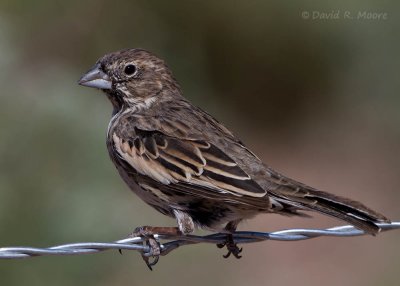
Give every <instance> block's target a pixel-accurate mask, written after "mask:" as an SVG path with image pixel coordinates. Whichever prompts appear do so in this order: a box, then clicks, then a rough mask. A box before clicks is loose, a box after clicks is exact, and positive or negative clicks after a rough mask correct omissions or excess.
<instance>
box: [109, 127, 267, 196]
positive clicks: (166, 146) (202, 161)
mask: <svg viewBox="0 0 400 286" xmlns="http://www.w3.org/2000/svg"><path fill="white" fill-rule="evenodd" d="M136 131H137V132H136V134H135V136H134V138H121V137H122V136H121V137H120V136H118V135H117V134H116V133H114V134H113V141H114V147H115V150H116V151H117V153H118V155H119V157H121V158H122V159H123V160H125V161H126V162H127V163H129V165H130V166H131V167H132V168H134V169H135V170H136V171H137V172H138V173H140V174H142V175H146V176H148V177H150V178H151V179H153V180H156V181H158V182H160V183H162V184H165V185H170V184H189V185H191V186H192V188H194V189H198V190H200V189H201V190H202V192H204V191H206V192H210V190H212V191H214V192H215V193H216V194H220V195H221V194H231V195H233V196H235V197H241V196H249V197H263V196H265V195H266V191H265V190H264V189H262V188H261V187H260V186H259V185H258V184H257V183H256V182H255V181H254V180H252V179H251V177H250V176H249V175H248V174H246V172H245V171H243V170H242V169H241V168H240V167H239V166H238V164H237V163H236V162H235V161H234V160H232V158H230V157H229V156H228V155H226V154H225V153H224V152H223V151H222V150H220V149H219V148H217V147H216V146H214V145H212V144H211V143H210V142H206V141H201V140H189V139H188V140H184V139H178V138H174V137H171V136H166V135H164V134H162V133H160V132H149V131H145V132H143V133H140V130H136Z"/></svg>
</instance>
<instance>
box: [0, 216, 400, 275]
mask: <svg viewBox="0 0 400 286" xmlns="http://www.w3.org/2000/svg"><path fill="white" fill-rule="evenodd" d="M377 225H378V226H379V227H380V228H381V230H382V231H388V230H392V229H399V228H400V222H392V223H379V224H377ZM365 234H367V233H365V232H364V231H362V230H359V229H357V228H355V227H354V226H351V225H345V226H337V227H332V228H328V229H287V230H280V231H274V232H255V231H237V232H235V233H234V234H233V240H234V242H235V243H238V244H243V243H254V242H260V241H265V240H278V241H298V240H306V239H311V238H316V237H321V236H331V237H332V236H333V237H349V236H361V235H365ZM154 238H155V239H156V240H157V242H158V243H159V244H160V252H161V253H160V255H166V254H168V253H170V252H171V251H172V250H175V249H177V248H178V247H180V246H184V245H189V244H197V243H211V244H224V243H226V239H227V234H226V233H215V234H210V235H204V236H198V235H178V236H172V235H158V234H156V235H154ZM146 242H148V239H146V238H143V237H130V238H125V239H121V240H117V241H114V242H111V243H108V242H106V243H101V242H81V243H70V244H63V245H57V246H52V247H48V248H36V247H2V248H0V259H18V258H28V257H37V256H50V255H82V254H93V253H97V252H102V251H105V250H112V249H117V250H119V251H121V250H136V251H139V252H140V253H141V254H142V256H143V257H144V258H145V257H150V256H153V253H152V249H151V247H150V246H149V245H148V243H146ZM145 260H146V259H145ZM157 260H158V257H157V259H156V261H155V263H156V262H157ZM146 263H147V265H148V266H149V267H150V269H151V266H152V265H154V264H155V263H154V264H149V263H148V262H147V261H146Z"/></svg>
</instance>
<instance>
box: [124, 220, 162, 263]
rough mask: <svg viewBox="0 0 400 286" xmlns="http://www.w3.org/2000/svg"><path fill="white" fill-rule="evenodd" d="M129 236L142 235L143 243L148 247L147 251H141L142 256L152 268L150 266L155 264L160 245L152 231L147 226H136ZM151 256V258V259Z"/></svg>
mask: <svg viewBox="0 0 400 286" xmlns="http://www.w3.org/2000/svg"><path fill="white" fill-rule="evenodd" d="M129 237H142V238H143V239H144V241H143V244H144V245H146V246H148V247H149V251H148V252H142V253H141V255H142V258H143V260H144V262H145V263H146V265H147V267H148V268H149V269H150V270H153V268H152V266H154V265H156V264H157V262H158V260H159V258H160V254H161V245H160V243H159V242H158V241H157V239H156V238H155V237H154V233H153V232H152V231H151V230H149V229H148V228H147V227H145V226H142V227H137V228H136V229H135V230H134V231H133V232H132V233H131V234H130V235H129ZM151 258H153V259H151Z"/></svg>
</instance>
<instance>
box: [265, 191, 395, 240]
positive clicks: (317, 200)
mask: <svg viewBox="0 0 400 286" xmlns="http://www.w3.org/2000/svg"><path fill="white" fill-rule="evenodd" d="M269 195H270V197H271V198H272V199H274V200H276V201H278V202H279V203H281V204H282V205H283V206H285V205H286V206H289V207H290V208H291V209H292V210H291V213H293V208H295V209H297V210H311V211H317V212H319V213H322V214H326V215H329V216H332V217H335V218H338V219H341V220H344V221H346V222H348V223H350V224H351V225H354V226H355V227H357V228H359V229H361V230H364V231H365V232H367V233H369V234H372V235H376V234H377V233H379V231H380V227H379V225H378V224H379V223H388V222H390V221H389V219H387V218H386V217H385V216H383V215H381V214H379V213H377V212H375V211H374V210H372V209H370V208H368V207H366V206H365V205H363V204H362V203H360V202H357V201H353V200H350V199H347V198H344V197H340V196H336V195H332V194H329V193H326V192H322V191H319V190H316V189H313V188H311V187H307V186H304V185H302V186H301V187H299V186H296V188H295V190H293V189H292V191H289V190H287V189H286V190H284V191H282V190H280V191H278V190H276V191H271V192H270V193H269ZM283 211H285V208H284V209H283Z"/></svg>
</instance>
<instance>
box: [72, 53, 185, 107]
mask: <svg viewBox="0 0 400 286" xmlns="http://www.w3.org/2000/svg"><path fill="white" fill-rule="evenodd" d="M79 84H80V85H83V86H88V87H94V88H98V89H101V90H103V91H104V92H105V93H106V94H107V96H108V98H109V99H110V101H111V102H112V104H113V106H114V108H115V109H117V110H120V109H121V108H133V109H136V110H139V109H148V108H150V107H151V106H152V105H153V103H154V102H159V101H163V100H169V99H171V98H173V97H176V96H180V88H179V85H178V84H177V82H176V80H175V79H174V77H173V75H172V73H171V71H170V70H169V68H168V67H167V65H166V64H165V63H164V61H163V60H161V59H160V58H158V57H157V56H155V55H153V54H152V53H150V52H147V51H145V50H141V49H128V50H121V51H118V52H114V53H110V54H107V55H105V56H103V57H102V58H100V59H99V60H98V61H97V62H96V64H95V65H94V66H93V67H92V68H91V69H90V70H89V71H88V72H87V73H86V74H84V75H83V76H82V77H81V79H80V80H79Z"/></svg>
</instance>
